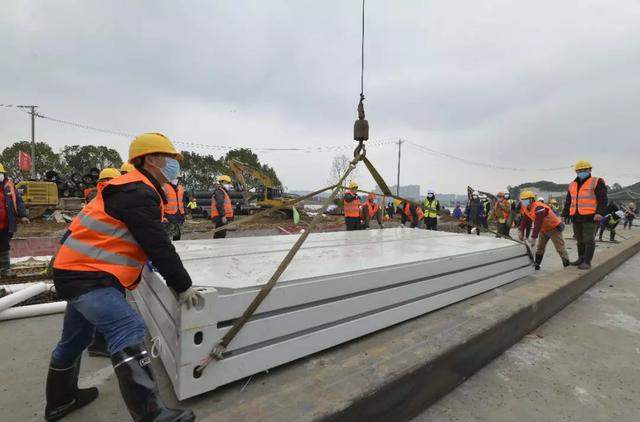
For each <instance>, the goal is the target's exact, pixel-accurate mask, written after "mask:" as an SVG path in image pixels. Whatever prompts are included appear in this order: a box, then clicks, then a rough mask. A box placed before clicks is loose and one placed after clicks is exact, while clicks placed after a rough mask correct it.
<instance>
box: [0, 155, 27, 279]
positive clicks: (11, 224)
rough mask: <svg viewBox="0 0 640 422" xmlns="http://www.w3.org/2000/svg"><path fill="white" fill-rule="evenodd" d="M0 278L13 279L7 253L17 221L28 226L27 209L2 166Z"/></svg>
mask: <svg viewBox="0 0 640 422" xmlns="http://www.w3.org/2000/svg"><path fill="white" fill-rule="evenodd" d="M0 186H2V189H0V277H15V276H16V274H15V272H14V271H12V270H11V260H10V258H9V251H10V250H11V245H10V243H11V238H12V237H13V234H14V233H15V232H16V230H17V229H18V221H20V222H21V223H25V224H28V223H29V219H28V218H27V209H26V207H25V206H24V202H23V201H22V196H21V195H20V193H19V192H18V191H16V187H15V186H14V184H13V180H11V179H9V178H8V177H7V174H6V172H5V170H4V166H3V165H2V164H0Z"/></svg>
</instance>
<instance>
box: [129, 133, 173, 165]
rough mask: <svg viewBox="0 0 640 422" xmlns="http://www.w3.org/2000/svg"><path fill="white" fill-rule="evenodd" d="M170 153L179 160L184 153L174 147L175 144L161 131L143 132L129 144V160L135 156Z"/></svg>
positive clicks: (131, 160)
mask: <svg viewBox="0 0 640 422" xmlns="http://www.w3.org/2000/svg"><path fill="white" fill-rule="evenodd" d="M156 153H163V154H170V155H173V156H174V157H175V158H177V159H178V160H181V159H182V155H180V153H179V152H178V151H176V149H175V148H174V147H173V144H172V143H171V141H170V140H169V138H167V137H166V136H164V135H163V134H161V133H143V134H142V135H138V136H136V138H135V139H134V140H133V141H131V145H129V162H130V163H131V162H133V160H134V159H135V158H138V157H142V156H144V155H148V154H156Z"/></svg>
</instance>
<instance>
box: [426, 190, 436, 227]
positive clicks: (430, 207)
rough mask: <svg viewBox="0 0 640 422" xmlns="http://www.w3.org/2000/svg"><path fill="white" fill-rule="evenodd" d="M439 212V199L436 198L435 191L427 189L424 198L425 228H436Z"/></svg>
mask: <svg viewBox="0 0 640 422" xmlns="http://www.w3.org/2000/svg"><path fill="white" fill-rule="evenodd" d="M439 213H440V201H438V200H437V199H436V194H435V192H434V191H433V190H431V189H429V190H428V191H427V197H426V198H425V200H424V224H425V226H426V229H427V230H438V214H439Z"/></svg>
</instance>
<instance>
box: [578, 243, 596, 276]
mask: <svg viewBox="0 0 640 422" xmlns="http://www.w3.org/2000/svg"><path fill="white" fill-rule="evenodd" d="M595 251H596V245H595V243H588V244H586V245H585V246H584V260H583V261H582V263H581V264H580V265H578V269H580V270H589V269H591V260H592V259H593V254H594V253H595Z"/></svg>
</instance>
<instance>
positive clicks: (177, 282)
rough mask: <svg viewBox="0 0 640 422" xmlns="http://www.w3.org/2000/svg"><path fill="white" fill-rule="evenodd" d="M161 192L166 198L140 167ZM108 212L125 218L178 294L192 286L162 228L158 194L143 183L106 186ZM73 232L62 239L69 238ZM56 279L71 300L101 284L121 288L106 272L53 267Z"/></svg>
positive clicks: (105, 199) (139, 241)
mask: <svg viewBox="0 0 640 422" xmlns="http://www.w3.org/2000/svg"><path fill="white" fill-rule="evenodd" d="M141 172H142V173H143V174H144V175H145V176H147V178H148V179H149V180H150V181H151V182H152V183H153V185H154V186H155V188H156V190H157V191H158V192H159V193H160V196H161V200H162V201H163V202H164V203H166V201H167V200H166V198H165V196H164V192H163V191H162V187H161V186H160V184H159V183H158V182H157V181H156V180H155V179H154V178H153V176H151V174H149V173H148V172H146V171H144V170H141ZM102 196H103V199H104V204H105V211H106V213H107V214H109V215H110V216H111V217H113V218H116V219H118V220H120V221H122V222H123V223H124V224H125V225H126V226H127V228H128V229H129V231H130V232H131V234H132V235H133V237H134V238H135V239H136V241H137V242H138V243H139V244H140V246H141V247H142V249H144V251H145V252H146V253H147V255H148V256H149V260H151V262H152V263H153V265H154V266H155V267H156V269H157V270H158V271H159V272H160V274H161V275H162V277H164V279H165V280H166V281H167V284H168V285H169V287H171V288H172V289H173V290H174V291H176V292H177V293H182V292H183V291H185V290H187V289H188V288H189V287H191V277H189V274H188V273H187V270H185V268H184V266H183V265H182V261H181V260H180V257H179V256H178V254H177V253H176V250H175V248H174V247H173V244H172V243H171V241H170V240H169V238H168V237H167V235H166V233H165V231H164V230H163V229H162V224H161V220H160V202H159V198H158V195H157V194H156V193H155V192H154V191H153V189H151V188H150V187H149V186H147V185H146V184H144V183H142V182H138V183H129V184H126V185H121V186H111V185H110V186H107V187H105V189H104V190H103V193H102ZM69 233H70V232H67V234H65V236H64V238H63V240H62V241H63V242H64V239H66V237H67V236H68V234H69ZM53 282H54V284H55V286H56V291H57V292H58V295H59V296H60V297H62V298H64V299H70V298H73V297H76V296H79V295H81V294H83V293H86V292H88V291H90V290H93V289H96V288H99V287H116V288H119V289H122V286H121V285H120V283H119V282H118V280H117V278H116V277H115V276H113V275H111V274H109V273H106V272H91V271H70V270H59V269H55V268H54V270H53Z"/></svg>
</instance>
